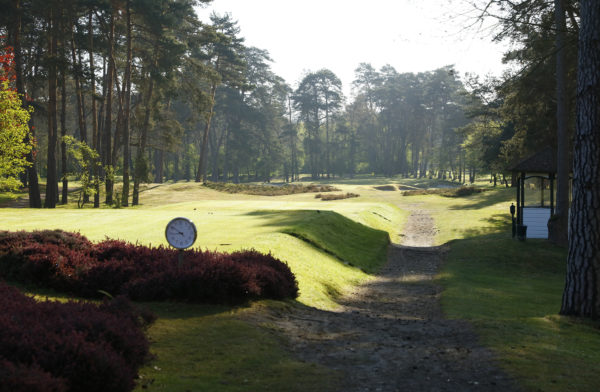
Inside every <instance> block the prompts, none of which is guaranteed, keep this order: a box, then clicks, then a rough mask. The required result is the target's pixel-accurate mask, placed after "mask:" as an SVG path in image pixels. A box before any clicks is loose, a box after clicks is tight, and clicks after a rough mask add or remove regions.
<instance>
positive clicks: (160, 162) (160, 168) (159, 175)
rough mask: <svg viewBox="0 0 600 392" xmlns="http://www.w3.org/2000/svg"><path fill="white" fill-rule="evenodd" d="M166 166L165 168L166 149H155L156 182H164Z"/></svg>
mask: <svg viewBox="0 0 600 392" xmlns="http://www.w3.org/2000/svg"><path fill="white" fill-rule="evenodd" d="M164 168H165V152H164V150H157V149H155V150H154V169H155V173H154V182H156V183H157V184H162V183H163V177H164V174H165V172H164Z"/></svg>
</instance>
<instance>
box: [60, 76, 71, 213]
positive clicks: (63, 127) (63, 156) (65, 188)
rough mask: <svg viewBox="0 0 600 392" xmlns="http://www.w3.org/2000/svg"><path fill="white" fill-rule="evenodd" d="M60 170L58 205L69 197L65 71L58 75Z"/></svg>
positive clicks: (65, 202)
mask: <svg viewBox="0 0 600 392" xmlns="http://www.w3.org/2000/svg"><path fill="white" fill-rule="evenodd" d="M60 79H61V80H60V136H61V141H60V170H61V173H60V175H61V177H62V194H61V200H60V204H67V202H68V196H69V179H68V178H67V143H66V142H65V139H64V138H65V136H67V80H66V79H67V77H66V75H65V70H64V69H63V70H62V72H61V73H60Z"/></svg>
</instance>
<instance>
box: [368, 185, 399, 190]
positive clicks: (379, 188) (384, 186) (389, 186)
mask: <svg viewBox="0 0 600 392" xmlns="http://www.w3.org/2000/svg"><path fill="white" fill-rule="evenodd" d="M373 188H374V189H377V190H378V191H395V190H397V188H396V187H395V186H394V185H379V186H374V187H373Z"/></svg>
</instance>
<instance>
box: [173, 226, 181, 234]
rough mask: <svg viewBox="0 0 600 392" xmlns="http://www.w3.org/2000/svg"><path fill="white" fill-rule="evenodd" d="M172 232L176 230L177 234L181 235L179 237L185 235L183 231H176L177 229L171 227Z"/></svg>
mask: <svg viewBox="0 0 600 392" xmlns="http://www.w3.org/2000/svg"><path fill="white" fill-rule="evenodd" d="M171 230H175V231H176V232H177V234H179V235H183V232H181V231H179V230H177V229H176V228H174V227H171Z"/></svg>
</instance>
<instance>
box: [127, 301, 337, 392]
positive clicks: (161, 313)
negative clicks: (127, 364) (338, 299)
mask: <svg viewBox="0 0 600 392" xmlns="http://www.w3.org/2000/svg"><path fill="white" fill-rule="evenodd" d="M144 305H146V306H148V307H149V308H150V309H151V310H152V311H154V312H155V313H156V314H157V315H158V320H157V321H156V323H155V324H154V325H153V326H152V328H151V329H150V331H149V334H150V338H151V339H152V341H153V344H152V346H151V350H152V352H153V353H154V354H156V355H157V356H158V357H157V359H156V360H155V361H154V362H153V363H152V364H151V365H150V366H146V367H145V368H142V370H141V371H140V376H141V379H140V383H139V386H138V388H137V389H136V390H138V391H146V390H147V391H165V392H178V391H181V392H184V391H223V392H229V391H232V392H234V391H274V392H275V391H297V392H301V391H311V390H313V391H317V390H318V391H333V390H335V385H336V384H337V382H338V380H339V377H340V375H339V374H337V373H335V372H332V371H331V370H328V369H325V368H322V367H318V366H316V365H314V364H309V363H306V362H302V361H299V360H296V359H293V358H292V357H290V355H289V353H287V352H286V351H285V349H284V348H283V345H282V342H281V341H280V340H279V339H278V338H276V337H274V335H273V334H272V333H271V332H269V330H268V329H264V328H260V327H257V326H253V325H251V324H249V323H247V322H244V321H243V316H240V313H244V312H246V311H248V310H246V309H243V308H242V309H231V308H224V307H210V306H201V305H185V304H170V303H152V304H144ZM276 306H277V305H276Z"/></svg>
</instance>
